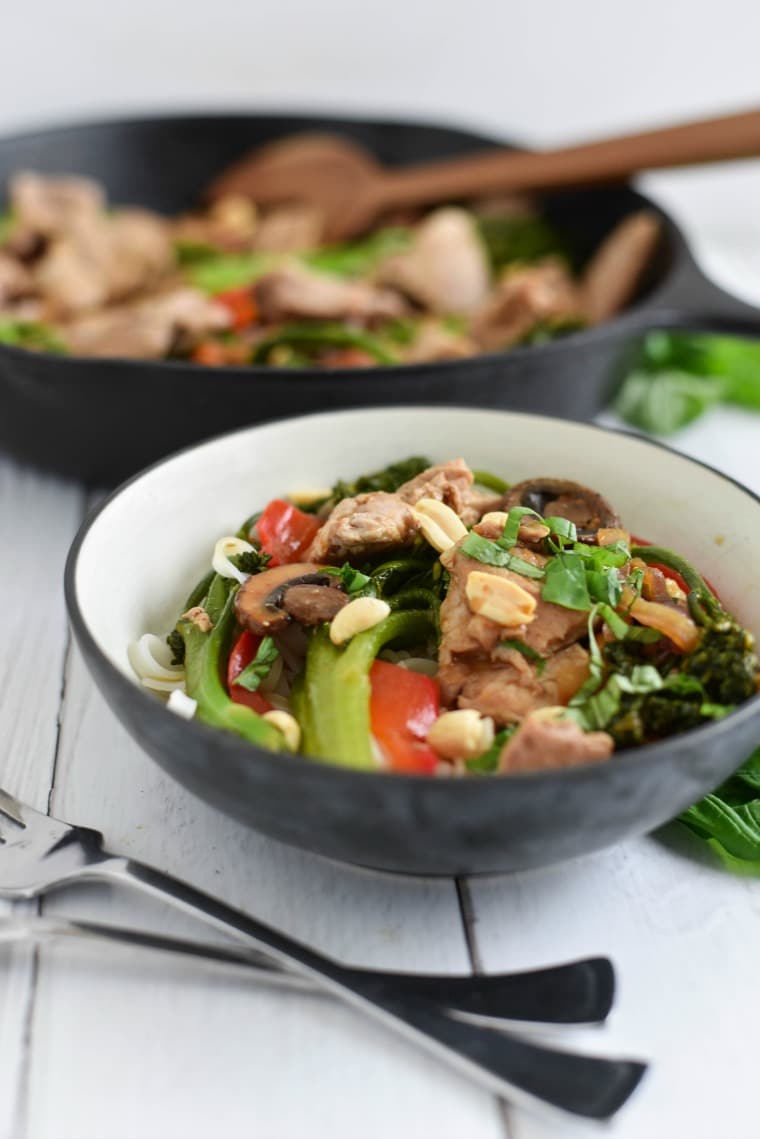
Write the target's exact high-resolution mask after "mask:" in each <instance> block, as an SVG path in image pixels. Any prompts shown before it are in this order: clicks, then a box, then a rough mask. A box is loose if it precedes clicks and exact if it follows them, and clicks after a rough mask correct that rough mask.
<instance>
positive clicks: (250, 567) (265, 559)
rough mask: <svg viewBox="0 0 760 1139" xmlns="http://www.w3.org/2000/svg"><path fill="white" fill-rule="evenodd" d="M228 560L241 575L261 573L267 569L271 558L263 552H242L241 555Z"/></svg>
mask: <svg viewBox="0 0 760 1139" xmlns="http://www.w3.org/2000/svg"><path fill="white" fill-rule="evenodd" d="M230 560H231V561H232V562H233V563H234V564H235V565H236V566H237V568H238V569H239V570H240V572H241V573H261V572H262V571H263V570H265V569H266V568H267V566H268V565H269V563H270V562H271V560H272V557H271V555H270V554H265V553H264V551H263V550H244V551H243V553H242V554H237V555H236V556H235V557H234V558H231V559H230Z"/></svg>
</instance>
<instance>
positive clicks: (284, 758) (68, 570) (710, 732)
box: [64, 404, 760, 797]
mask: <svg viewBox="0 0 760 1139" xmlns="http://www.w3.org/2000/svg"><path fill="white" fill-rule="evenodd" d="M484 410H487V409H482V408H477V407H476V408H473V407H466V406H464V405H462V406H459V407H456V406H448V405H447V406H446V407H445V408H441V407H439V406H438V405H435V404H428V405H424V404H412V405H404V404H398V405H395V404H387V405H383V406H381V407H376V408H365V409H357V408H343V409H338V410H335V411H329V412H324V411H317V412H309V413H306V414H304V415H298V416H291V417H289V418H287V419H280V420H277V421H275V422H273V423H264V424H252V425H251V424H249V425H248V426H245V427H241V428H239V429H237V430H235V431H223V432H220V433H219V434H217V435H213V436H210V437H209V438H208V439H204V440H202V441H201V442H200V443H191V444H189V445H188V446H186V447H182V448H180V449H179V450H177V451H174V452H173V453H172V454H171V455H167V456H165V457H163V458H161V459H158V460H156V461H155V462H153V463H151V464H149V465H148V466H146V467H144V468H143V469H142V470H140V471H138V472H136V473H135V474H134V475H132V476H131V477H130V478H128V479H126V480H125V481H124V482H122V483H120V484H119V486H117V487H115V488H114V489H113V490H112V491H111V492H110V493H109V494H108V495H107V496H106V497H105V498H104V499H103V500H102V501H101V502H100V503H98V504H97V505H96V506H95V507H94V508H93V509H92V510H91V511H90V512H89V513H88V514H87V516H86V517H85V518H84V520H83V521H82V523H81V525H80V527H79V530H78V531H77V533H76V535H75V537H74V540H73V542H72V544H71V547H70V549H69V552H68V555H67V558H66V566H65V569H64V596H65V601H66V608H67V611H68V616H69V620H70V622H71V626H72V628H73V630H74V633H75V636H76V639H77V641H78V642H79V644H80V646H82V647H83V649H84V651H85V656H86V657H88V658H89V659H94V660H95V661H97V665H98V670H99V673H100V672H105V674H106V675H107V676H108V678H109V680H110V681H111V683H112V684H115V686H116V688H117V690H118V691H120V692H121V693H123V695H124V698H125V699H126V700H127V701H128V702H130V703H131V702H133V701H134V699H135V697H136V694H137V693H140V694H141V696H140V697H139V699H140V701H141V705H142V707H144V708H145V711H146V714H149V715H151V716H153V714H154V712H157V713H161V714H162V713H164V712H168V710H167V709H166V707H165V705H163V704H161V703H159V702H158V701H157V700H156V699H155V698H154V697H152V696H151V695H150V693H148V692H147V691H145V690H144V689H142V688H140V687H139V686H138V685H137V684H135V683H134V682H133V681H132V680H130V679H129V678H128V677H127V676H125V675H124V673H123V672H122V671H121V670H120V669H118V668H117V667H116V666H115V665H114V664H113V663H112V662H111V660H110V658H109V657H108V656H107V654H106V653H105V652H103V650H102V649H101V648H100V646H99V645H98V643H97V641H96V640H95V637H94V636H93V635H92V633H91V632H90V630H89V627H88V625H87V622H86V620H85V617H84V613H83V611H82V608H81V606H80V604H79V598H78V594H77V588H76V570H77V564H78V560H79V555H80V552H81V549H82V547H83V545H84V543H85V541H86V539H87V535H88V533H89V531H90V530H91V529H92V527H93V526H94V524H95V522H96V521H97V520H98V519H99V518H100V516H101V514H103V513H104V512H105V511H106V510H107V509H108V508H109V506H110V505H111V503H112V502H113V501H115V499H116V498H118V497H120V496H121V495H122V494H124V493H126V492H127V491H128V490H129V489H130V488H131V487H132V485H133V484H134V483H136V482H138V481H139V480H140V479H142V478H143V477H147V476H148V475H150V474H152V473H153V472H154V471H156V470H157V469H158V468H159V467H162V466H164V465H165V464H166V463H169V462H172V461H173V460H175V459H177V458H180V457H182V456H185V455H188V454H189V453H190V452H192V451H194V450H197V449H200V448H201V447H205V446H206V445H207V444H214V443H218V442H220V441H221V440H223V439H227V438H232V437H234V436H236V435H242V434H245V433H247V432H250V431H256V430H266V429H273V428H279V427H282V426H285V425H287V424H289V423H293V422H295V421H298V420H304V419H312V418H316V417H318V416H330V417H333V418H334V417H338V416H340V417H343V416H350V415H356V414H363V415H365V416H371V415H373V414H374V413H375V412H377V411H400V412H403V413H404V414H405V415H406V414H410V413H411V414H414V413H417V412H420V411H450V412H452V413H454V414H456V413H457V412H465V411H466V412H472V411H475V412H477V411H484ZM498 414H499V415H502V416H504V415H508V416H517V417H519V418H523V419H528V418H533V419H541V420H549V421H550V422H552V423H565V424H568V425H570V426H573V427H577V428H584V429H587V430H592V431H595V432H599V433H601V434H603V435H617V436H620V437H622V438H630V439H635V440H637V441H638V442H640V443H643V444H644V445H646V446H649V447H651V448H652V449H653V450H655V451H664V452H665V453H667V454H669V455H674V456H676V457H677V458H678V459H681V460H683V461H684V462H685V463H687V464H693V465H695V466H698V467H702V468H703V469H705V470H708V471H710V472H711V473H712V474H714V475H717V476H718V478H719V479H721V480H723V481H724V482H727V483H730V484H732V485H733V486H735V487H737V488H738V489H739V490H741V491H743V492H744V493H745V494H747V495H749V497H750V498H752V499H754V501H755V502H756V503H757V504H758V506H760V494H757V493H755V491H753V490H751V489H750V488H749V487H748V486H746V485H745V484H744V483H742V482H740V481H739V480H738V479H736V478H734V477H733V476H732V475H728V474H726V473H725V472H724V471H721V470H719V469H718V468H717V467H714V466H712V464H710V463H706V462H704V461H703V460H701V459H695V458H692V456H690V455H684V454H683V453H682V452H679V451H677V450H675V448H673V447H670V446H669V445H668V444H667V443H664V442H662V441H660V440H658V439H651V438H649V437H648V436H646V435H643V434H641V433H639V432H636V431H627V430H624V429H621V428H615V427H604V426H602V425H601V424H597V423H576V422H574V421H570V420H565V419H561V418H559V417H558V416H552V415H545V414H543V413H540V412H522V411H511V410H508V409H505V410H500V411H499V412H498ZM95 683H96V685H97V687H98V688H99V689H100V690H101V692H102V690H103V687H105V686H104V685H101V683H100V679H99V674H98V675H97V676H96V677H95ZM756 717H760V691H759V692H758V693H757V694H756V695H754V696H752V697H750V699H749V700H746V701H745V702H744V703H743V704H742V705H740V707H738V708H737V709H736V710H735V711H733V712H731V713H729V715H727V716H725V717H724V718H723V719H721V720H713V721H711V722H710V723H707V724H702V725H700V726H699V727H697V728H691V729H689V730H688V731H686V732H679V733H678V734H677V735H675V736H672V737H668V738H666V739H664V740H659V741H657V742H656V743H651V744H645V745H642V746H641V747H638V748H625V749H621V751H620V752H619V753H615V754H614V755H613V759H612V761H611V762H612V763H614V766H615V769H616V770H618V769H620V768H621V767H622V768H623V770H624V771H626V770H628V769H629V768H632V767H634V766H640V765H641V764H642V763H645V764H647V765H650V764H657V763H658V762H661V761H664V760H665V759H666V758H667V756H668V753H669V751H670V748H671V747H672V744H673V741H674V740H679V741H682V740H689V741H691V740H693V741H694V742H695V743H696V742H697V741H699V743H702V742H705V743H707V742H709V741H711V740H713V741H714V740H715V739H717V738H718V737H719V736H721V735H722V734H723V733H724V732H725V731H726V730H727V729H728V730H731V729H732V727H733V726H734V725H737V724H738V723H739V722H740V721H744V720H748V719H753V718H756ZM117 718H118V717H117ZM174 721H175V724H174V732H175V733H177V734H178V735H179V737H180V738H181V737H182V736H183V735H185V734H186V733H188V736H187V738H188V739H190V738H193V737H195V738H201V739H205V740H206V741H207V742H208V744H209V745H214V744H216V745H217V748H218V751H219V754H220V757H221V756H222V755H224V756H225V758H226V757H227V756H229V757H230V758H231V759H236V760H246V759H249V758H251V757H253V756H255V757H256V762H257V763H258V762H261V761H263V762H265V763H267V764H268V765H270V767H271V768H272V769H273V770H275V769H278V768H279V769H282V770H284V771H287V772H289V773H290V774H291V775H293V776H294V777H297V776H298V775H299V773H303V772H309V773H310V774H313V772H314V771H316V770H319V771H321V772H323V773H324V775H325V778H326V779H327V780H333V781H335V782H340V783H347V782H348V783H351V782H353V780H354V779H356V778H357V777H358V778H361V779H377V778H378V777H379V778H380V779H382V780H383V781H384V783H385V785H386V786H393V785H397V786H399V788H400V789H401V788H403V787H405V788H407V789H408V790H409V789H411V790H414V791H421V792H422V793H425V794H428V793H432V794H433V795H446V794H449V792H446V791H442V790H439V791H433V792H428V791H427V790H425V791H423V790H422V789H423V788H425V789H426V788H432V787H439V788H445V787H451V786H452V785H453V786H454V787H455V792H451V793H452V794H455V796H456V797H459V796H461V795H462V794H463V793H464V794H472V793H473V792H472V790H471V789H472V788H473V787H480V786H484V787H491V788H492V789H493V788H495V787H504V788H507V789H509V788H514V787H519V788H529V787H531V786H532V785H534V784H535V783H537V782H541V783H543V784H549V785H551V784H554V786H555V787H562V786H564V785H565V782H566V781H567V780H568V779H581V780H588V779H591V780H594V779H595V778H596V777H597V776H598V777H601V778H603V777H604V776H603V772H605V771H608V770H609V768H608V765H607V764H606V763H602V764H582V765H576V766H573V767H565V768H557V769H553V770H552V769H548V770H544V771H532V772H522V773H520V774H514V775H509V776H508V777H507V776H504V777H498V776H492V777H488V778H483V777H477V776H473V777H472V778H464V779H438V778H431V777H430V776H425V775H414V774H399V773H395V772H390V771H364V770H357V769H355V768H349V767H343V766H341V765H339V764H335V763H330V762H329V761H328V760H320V759H314V758H312V757H308V756H304V755H302V754H301V753H300V752H297V753H288V752H278V753H274V752H269V751H267V750H266V749H264V748H259V747H257V746H256V745H255V744H251V743H248V742H246V741H244V740H241V739H238V737H236V736H234V735H233V734H232V733H225V732H224V731H222V730H221V729H217V728H212V727H209V726H207V725H206V724H203V723H201V722H199V721H195V720H192V721H186V720H183V719H182V718H181V717H179V716H175V717H174ZM199 733H200V735H199ZM170 750H171V751H174V750H175V749H174V748H171V749H170ZM475 793H477V792H475Z"/></svg>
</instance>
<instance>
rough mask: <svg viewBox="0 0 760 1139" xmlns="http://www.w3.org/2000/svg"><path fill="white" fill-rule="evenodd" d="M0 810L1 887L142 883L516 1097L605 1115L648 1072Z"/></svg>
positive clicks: (78, 835)
mask: <svg viewBox="0 0 760 1139" xmlns="http://www.w3.org/2000/svg"><path fill="white" fill-rule="evenodd" d="M0 812H1V813H2V815H3V816H5V820H7V822H9V823H10V827H9V826H8V825H7V823H6V822H3V824H2V825H0V843H2V848H1V849H0V896H2V897H5V898H10V899H18V898H33V897H38V896H40V895H42V894H44V893H46V892H48V891H49V890H51V889H54V888H56V887H59V886H63V885H65V884H67V883H71V882H77V881H84V880H93V879H101V880H102V879H106V880H108V881H111V882H121V883H123V884H125V885H129V886H132V887H135V888H138V889H141V890H143V891H145V892H147V893H149V894H151V895H153V896H154V897H158V898H160V899H162V900H163V901H169V902H171V903H172V904H174V905H175V906H177V907H179V908H180V909H182V910H183V911H185V912H190V913H193V914H195V915H196V916H197V915H199V914H201V915H203V916H204V917H205V918H206V919H207V920H208V921H209V922H211V923H212V924H213V925H214V926H216V927H217V928H220V929H223V930H224V931H225V932H227V933H229V932H230V931H232V932H233V933H234V934H235V935H236V936H238V937H240V938H241V939H242V940H243V941H244V942H245V943H246V944H247V945H248V946H249V947H251V948H252V949H254V950H256V951H257V955H259V958H260V955H261V954H262V953H263V954H264V955H265V956H266V957H268V958H270V959H271V960H272V961H274V962H275V963H277V964H278V965H279V966H280V967H282V968H285V969H290V970H292V971H294V972H295V973H297V974H299V975H300V976H303V977H305V978H306V979H307V980H308V981H311V982H312V983H313V984H316V985H318V986H320V987H321V988H323V989H325V990H326V991H327V992H329V993H332V994H333V995H334V996H337V997H339V998H340V999H342V1000H343V1001H345V1002H346V1003H347V1004H348V1005H350V1006H351V1007H353V1008H355V1009H357V1010H359V1011H361V1012H363V1013H364V1014H365V1015H367V1016H369V1017H371V1018H372V1019H374V1020H377V1021H379V1022H380V1023H381V1024H382V1025H384V1026H385V1027H386V1028H389V1029H392V1030H394V1031H396V1032H397V1033H398V1034H400V1035H401V1036H403V1037H405V1038H406V1039H408V1040H411V1041H413V1042H414V1043H416V1044H418V1045H420V1046H422V1047H423V1048H425V1049H426V1050H427V1051H429V1052H431V1053H433V1054H434V1055H435V1056H437V1057H438V1058H439V1059H442V1060H444V1061H446V1062H448V1063H449V1064H450V1065H452V1066H453V1067H455V1068H456V1069H457V1070H458V1071H460V1072H462V1073H464V1074H465V1075H468V1076H469V1077H470V1078H471V1079H473V1080H475V1082H477V1083H479V1084H480V1085H481V1086H483V1087H485V1088H487V1089H488V1090H490V1091H491V1092H495V1093H496V1094H498V1095H500V1096H502V1097H504V1098H506V1099H508V1100H510V1101H512V1102H514V1103H518V1104H523V1105H526V1106H529V1107H533V1108H536V1107H539V1108H546V1107H547V1106H549V1107H551V1108H555V1109H558V1110H559V1111H561V1112H566V1113H569V1114H572V1115H580V1116H585V1117H587V1118H592V1119H600V1120H601V1119H608V1118H610V1117H611V1116H612V1115H613V1114H614V1113H615V1112H616V1111H617V1110H618V1109H619V1108H620V1107H622V1105H623V1104H624V1103H625V1102H626V1100H627V1099H628V1098H629V1096H630V1095H631V1093H632V1092H633V1091H634V1089H635V1088H636V1086H637V1085H638V1083H639V1082H640V1080H641V1078H642V1076H643V1074H644V1072H645V1071H646V1064H644V1063H642V1062H640V1061H637V1060H629V1059H606V1058H602V1057H597V1056H587V1055H581V1054H578V1053H573V1052H566V1051H561V1050H559V1049H554V1048H548V1047H545V1046H543V1045H538V1044H535V1043H532V1042H529V1041H527V1040H524V1039H522V1038H520V1037H519V1036H514V1035H512V1034H511V1033H507V1032H504V1031H497V1030H496V1029H494V1028H491V1027H488V1026H485V1025H483V1024H474V1023H471V1022H468V1021H466V1020H462V1019H459V1018H457V1017H456V1016H455V1015H451V1014H450V1013H449V1012H448V1011H446V1010H445V1009H442V1008H440V1007H439V1006H438V1005H437V1004H435V1003H433V1002H431V1001H430V1000H429V999H425V998H426V996H430V995H431V994H430V993H425V991H424V984H423V985H421V987H420V989H419V990H415V989H413V988H412V990H411V991H410V986H409V985H408V984H406V985H405V984H404V983H403V982H400V981H399V979H398V978H397V977H394V975H393V974H392V973H387V974H386V973H381V972H373V971H369V970H361V969H352V968H347V967H346V966H344V965H342V964H340V963H339V962H337V961H335V960H333V959H332V958H329V957H326V956H324V955H323V954H320V953H317V952H316V951H315V950H313V949H311V948H310V947H309V946H307V945H305V944H304V943H303V942H301V941H297V940H296V939H295V938H291V937H289V936H288V935H286V934H284V933H282V932H281V931H280V930H277V929H275V928H273V927H272V926H269V925H266V924H265V923H264V922H262V921H259V920H258V919H256V918H253V917H249V916H248V915H246V914H243V913H242V912H240V911H239V910H235V909H233V908H232V907H230V906H227V905H226V904H225V903H223V902H220V901H218V900H217V899H215V898H213V897H211V896H210V895H208V894H204V893H203V892H201V891H200V890H197V889H195V888H194V887H193V886H190V885H188V884H187V883H185V882H182V881H180V880H179V879H176V878H172V877H171V876H170V875H168V874H165V873H163V872H162V871H160V870H157V869H155V868H154V867H151V866H148V865H147V864H145V863H142V862H138V861H136V860H134V859H130V858H124V857H121V856H119V855H115V854H111V853H110V852H109V851H108V850H106V849H105V848H104V846H103V837H102V835H101V834H100V833H99V832H98V831H96V830H93V829H91V828H89V827H79V826H72V825H70V824H69V823H65V822H63V821H61V820H59V819H55V818H53V817H51V816H49V815H44V814H41V813H40V812H39V811H35V810H34V809H33V808H31V807H29V806H28V805H26V804H24V803H21V802H20V801H19V800H18V799H15V798H13V796H11V795H9V794H7V793H6V792H4V791H2V790H0ZM435 980H437V982H440V981H441V978H437V979H435ZM481 980H482V981H488V980H490V978H481ZM445 983H448V982H445ZM432 995H433V996H434V997H437V998H438V999H440V996H441V995H442V994H441V986H440V984H439V985H438V988H437V989H436V984H435V983H434V985H433V993H432Z"/></svg>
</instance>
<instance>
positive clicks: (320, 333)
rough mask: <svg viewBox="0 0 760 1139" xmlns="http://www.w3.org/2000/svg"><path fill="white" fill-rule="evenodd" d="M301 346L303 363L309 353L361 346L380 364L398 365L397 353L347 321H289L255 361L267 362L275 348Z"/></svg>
mask: <svg viewBox="0 0 760 1139" xmlns="http://www.w3.org/2000/svg"><path fill="white" fill-rule="evenodd" d="M280 347H292V348H300V349H302V350H303V351H304V352H305V353H306V354H307V355H306V356H304V357H299V358H298V360H297V363H298V364H299V365H300V364H301V363H302V362H303V360H304V359H306V358H307V356H308V353H310V352H315V351H317V352H318V351H320V350H324V349H325V348H360V349H362V350H363V351H364V352H367V353H368V355H370V356H371V357H372V358H373V360H375V361H376V363H378V364H395V363H397V359H396V357H395V355H394V354H393V353H392V352H390V351H389V350H388V348H386V347H385V345H384V344H382V343H381V341H380V340H379V339H378V337H377V336H374V335H373V334H372V333H371V332H364V331H360V330H359V329H356V328H349V327H348V325H344V324H332V323H330V322H321V321H316V320H314V321H302V322H300V321H299V322H296V323H293V324H285V325H283V326H282V328H279V329H278V330H277V331H276V332H273V333H272V334H271V336H267V337H266V338H265V339H264V340H261V341H260V342H259V343H258V344H257V345H256V348H255V350H254V352H253V355H252V357H251V363H252V364H266V363H268V362H269V354H270V352H271V351H272V349H273V348H280Z"/></svg>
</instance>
